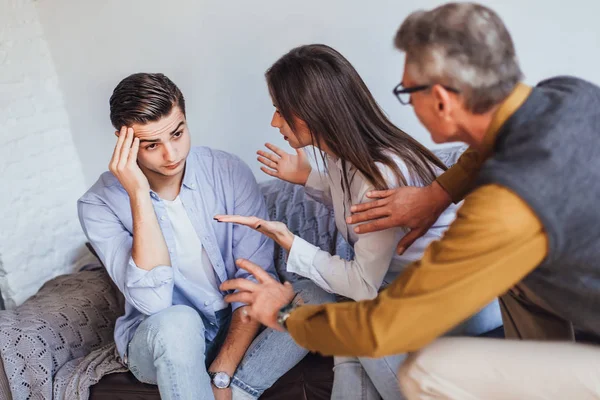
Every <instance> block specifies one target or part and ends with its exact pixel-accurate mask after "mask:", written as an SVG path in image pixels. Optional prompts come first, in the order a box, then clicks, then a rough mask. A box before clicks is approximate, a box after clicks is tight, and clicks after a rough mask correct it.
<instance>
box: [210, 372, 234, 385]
mask: <svg viewBox="0 0 600 400" xmlns="http://www.w3.org/2000/svg"><path fill="white" fill-rule="evenodd" d="M230 381H231V378H229V375H227V374H226V373H225V372H217V373H216V374H215V377H214V378H213V384H214V385H215V386H216V387H218V388H219V389H226V388H228V387H229V382H230Z"/></svg>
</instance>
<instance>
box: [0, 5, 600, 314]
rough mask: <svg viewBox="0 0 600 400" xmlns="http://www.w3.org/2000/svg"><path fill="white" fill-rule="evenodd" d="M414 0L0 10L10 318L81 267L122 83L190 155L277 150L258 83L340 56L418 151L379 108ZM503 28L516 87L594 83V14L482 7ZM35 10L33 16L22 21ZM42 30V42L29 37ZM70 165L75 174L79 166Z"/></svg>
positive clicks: (414, 126)
mask: <svg viewBox="0 0 600 400" xmlns="http://www.w3.org/2000/svg"><path fill="white" fill-rule="evenodd" d="M440 3H441V2H440V1H433V0H421V1H418V2H417V1H414V2H402V1H398V0H394V1H392V0H371V1H364V0H360V1H359V0H343V1H342V0H320V1H316V0H305V1H303V2H291V1H281V0H277V1H276V0H253V1H242V0H238V1H210V2H209V1H207V0H204V1H199V0H172V1H168V2H167V1H158V0H101V1H98V0H94V1H92V0H0V129H1V130H0V139H2V146H0V188H1V189H0V190H1V193H0V194H1V195H0V290H1V291H2V295H3V297H4V300H5V301H6V302H7V305H8V306H9V307H10V306H14V305H15V304H18V303H20V302H22V301H23V300H24V299H25V298H27V297H28V296H30V295H31V294H33V293H34V292H35V291H36V290H37V288H38V287H39V286H40V285H41V284H42V283H43V282H44V281H46V280H48V279H50V278H51V277H53V276H55V275H57V274H60V273H64V272H69V271H71V270H72V269H73V268H74V266H75V264H77V262H79V261H81V256H82V255H83V254H84V253H83V252H81V244H82V242H83V241H84V238H83V235H82V233H81V231H80V228H79V224H78V221H77V217H76V208H75V201H76V199H77V198H78V197H79V195H80V194H81V193H82V192H83V191H84V190H85V188H86V187H87V186H89V185H91V184H92V183H93V181H95V179H96V177H97V176H98V174H100V173H101V172H102V171H103V170H105V169H106V164H107V162H108V159H109V156H110V154H111V151H112V148H113V144H114V140H115V139H114V136H113V135H112V128H111V126H110V123H109V120H108V98H109V96H110V94H111V92H112V89H113V87H114V86H115V85H116V84H117V82H118V81H119V80H120V79H121V78H123V77H124V76H126V75H128V74H130V73H133V72H139V71H161V72H164V73H166V74H167V75H169V76H170V77H171V78H172V79H173V80H174V81H175V82H176V83H177V84H178V85H179V86H180V87H181V89H182V90H183V91H184V93H185V95H186V98H187V103H188V118H189V122H190V126H191V130H192V134H193V140H194V142H195V143H196V144H205V145H209V146H213V147H217V148H221V149H224V150H228V151H231V152H233V153H236V154H238V155H240V156H241V157H242V158H244V159H245V160H246V161H247V162H248V163H249V164H250V165H251V166H252V167H253V168H254V170H255V171H256V172H257V175H259V176H260V171H259V170H258V165H257V163H256V162H255V156H254V151H255V150H256V149H257V148H259V147H260V146H261V145H262V143H264V142H265V141H273V140H274V141H275V142H278V143H279V144H281V145H284V143H282V142H281V141H280V140H281V139H279V135H278V134H277V132H276V131H274V130H273V129H272V128H270V127H269V121H270V118H271V113H272V107H271V102H270V99H269V98H268V95H267V91H266V88H265V84H264V78H263V72H264V71H265V69H266V68H267V67H269V66H270V65H271V64H272V63H273V62H274V61H275V60H276V59H277V58H278V57H279V56H280V55H282V54H283V53H284V52H286V51H287V50H289V49H290V48H292V47H293V46H296V45H300V44H306V43H314V42H322V43H327V44H330V45H332V46H334V47H335V48H337V49H338V50H340V51H341V52H342V53H343V54H345V55H346V56H347V57H348V58H349V59H350V61H351V62H353V63H354V65H355V66H356V68H357V69H358V71H359V72H360V73H361V74H362V76H363V78H364V79H365V81H366V82H367V84H368V85H369V87H370V88H371V90H372V91H373V93H374V95H375V97H376V98H377V100H378V101H379V102H380V104H381V105H382V106H383V108H384V109H385V110H386V111H387V112H388V113H389V115H390V116H391V117H392V119H393V120H394V121H395V122H396V123H397V124H398V125H399V126H401V127H403V128H404V129H405V130H407V131H408V132H410V133H412V134H413V135H414V136H416V137H417V138H418V139H419V140H421V141H422V142H424V143H425V144H427V145H432V143H431V142H430V140H429V138H428V135H427V133H426V132H425V131H424V130H423V128H422V127H421V126H420V125H419V124H418V122H417V120H416V119H415V117H414V115H413V114H412V111H411V110H410V109H409V108H406V107H401V106H400V105H399V104H398V103H397V101H396V99H395V98H394V97H393V96H392V95H391V89H392V87H393V86H395V85H396V83H397V82H398V81H399V80H400V77H401V73H402V57H401V55H400V54H399V53H398V52H396V51H395V50H394V49H393V46H392V37H393V35H394V33H395V31H396V29H397V28H398V26H399V24H400V22H401V21H402V20H403V19H404V17H405V16H406V15H407V14H408V13H409V12H410V11H412V10H414V9H416V8H430V7H433V6H435V5H437V4H440ZM484 3H485V4H488V5H490V6H492V7H493V8H494V9H496V10H497V11H498V12H499V13H500V15H501V16H502V17H503V18H504V19H505V21H506V23H507V25H508V26H509V28H510V30H511V32H512V34H513V37H514V39H515V41H516V43H517V50H518V54H519V56H520V59H521V62H522V66H523V70H524V71H525V73H526V75H527V81H528V82H530V83H534V82H536V81H537V80H539V79H542V78H544V77H548V76H551V75H555V74H574V75H579V76H582V77H584V78H587V79H590V80H592V81H594V82H596V83H600V68H598V65H600V52H599V51H598V50H599V49H600V46H599V36H600V26H599V25H598V24H597V23H596V15H598V14H599V13H598V12H599V11H600V5H599V3H595V2H590V1H587V0H586V1H584V0H572V1H570V2H569V3H568V4H566V3H564V2H558V1H553V0H551V1H543V0H521V1H516V0H505V1H484ZM36 9H37V13H36ZM42 28H43V30H42ZM80 160H81V161H83V162H81V161H80Z"/></svg>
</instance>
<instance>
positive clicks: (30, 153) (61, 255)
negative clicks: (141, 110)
mask: <svg viewBox="0 0 600 400" xmlns="http://www.w3.org/2000/svg"><path fill="white" fill-rule="evenodd" d="M0 139H1V140H2V145H1V146H0V291H1V292H2V296H3V300H4V302H5V303H6V306H7V307H8V308H10V307H14V306H15V305H17V304H20V303H21V302H23V301H24V300H25V299H26V298H28V297H29V296H31V295H32V294H34V293H35V292H36V291H37V290H38V289H39V287H40V286H41V284H42V283H44V282H45V281H47V280H48V279H50V278H52V277H54V276H56V275H60V274H63V273H67V272H71V271H72V270H73V269H74V268H75V266H76V264H77V263H78V261H80V260H81V257H82V255H83V254H85V249H84V248H82V245H83V242H84V235H83V233H82V232H81V228H80V227H79V223H78V222H77V210H76V208H75V202H76V200H77V197H78V196H79V195H80V194H81V192H82V191H83V190H84V188H85V183H84V178H83V173H82V172H81V164H80V162H79V157H78V155H77V151H76V149H75V145H74V144H73V137H72V135H71V131H70V128H69V119H68V116H67V112H66V110H65V108H64V106H63V97H62V95H61V93H60V89H59V87H58V78H57V76H56V72H55V70H54V67H53V64H52V59H51V57H50V52H49V50H48V46H47V43H46V41H45V39H44V36H43V33H42V28H41V26H40V24H39V21H38V16H37V12H36V9H35V6H34V4H33V2H32V1H30V0H1V1H0ZM82 250H83V251H82Z"/></svg>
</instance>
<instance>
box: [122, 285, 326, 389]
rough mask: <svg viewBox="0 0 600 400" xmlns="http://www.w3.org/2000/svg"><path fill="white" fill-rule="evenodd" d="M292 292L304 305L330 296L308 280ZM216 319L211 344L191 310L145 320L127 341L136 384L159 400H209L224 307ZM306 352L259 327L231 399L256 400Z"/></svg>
mask: <svg viewBox="0 0 600 400" xmlns="http://www.w3.org/2000/svg"><path fill="white" fill-rule="evenodd" d="M294 288H295V290H296V291H297V292H300V296H301V297H302V299H303V300H304V302H305V303H309V304H321V303H327V302H332V301H334V297H333V295H331V294H329V293H327V292H325V291H324V290H322V289H320V288H319V287H317V286H316V285H315V284H314V283H312V282H311V281H309V280H305V279H303V280H299V281H297V282H295V283H294ZM217 317H218V318H219V322H220V326H221V327H222V328H221V329H220V331H219V333H218V335H217V337H216V338H215V340H214V341H212V342H208V341H206V339H205V336H204V324H203V322H202V318H201V317H200V315H199V314H198V311H196V310H195V309H193V308H191V307H188V306H183V305H176V306H171V307H169V308H167V309H166V310H164V311H161V312H159V313H157V314H154V315H152V316H150V317H148V318H146V319H145V320H144V321H143V322H142V323H141V324H140V326H139V327H138V328H137V330H136V332H135V334H134V336H133V338H132V339H131V342H130V343H129V350H128V363H129V369H130V370H131V372H132V373H133V374H134V375H135V377H136V378H137V379H139V380H140V381H142V382H145V383H150V384H155V385H156V384H158V389H159V391H160V396H161V398H162V399H163V400H172V399H178V400H180V399H181V400H183V399H190V400H191V399H194V400H200V399H202V400H203V399H213V398H214V396H213V392H212V386H211V383H210V378H209V376H208V373H207V371H206V369H207V366H209V365H210V363H211V362H212V361H213V360H214V358H215V357H216V355H217V354H218V352H219V349H220V347H221V345H222V344H223V340H224V339H225V337H226V335H227V330H228V327H229V320H230V318H231V313H230V312H229V308H228V309H226V310H223V311H221V312H219V313H217ZM307 353H308V351H307V350H305V349H303V348H301V347H300V346H298V345H297V344H296V343H295V342H294V340H293V339H292V338H291V337H290V335H288V334H287V333H284V332H278V331H274V330H272V329H268V328H267V329H264V330H263V331H262V332H261V333H260V334H259V335H258V336H257V337H256V339H254V341H253V342H252V344H251V345H250V347H249V348H248V350H247V351H246V354H245V355H244V358H243V359H242V361H241V362H240V364H239V365H238V368H237V370H236V372H235V374H234V375H233V378H232V381H231V388H232V395H233V399H234V400H237V399H256V398H258V397H259V396H260V395H261V394H262V393H263V392H264V391H265V390H266V389H268V388H269V387H271V385H273V384H274V383H275V382H276V381H277V379H279V378H280V377H281V376H282V375H283V374H285V373H286V372H287V371H289V370H290V369H291V368H292V367H294V366H295V365H296V364H297V363H298V362H299V361H300V360H302V359H303V358H304V356H306V354H307Z"/></svg>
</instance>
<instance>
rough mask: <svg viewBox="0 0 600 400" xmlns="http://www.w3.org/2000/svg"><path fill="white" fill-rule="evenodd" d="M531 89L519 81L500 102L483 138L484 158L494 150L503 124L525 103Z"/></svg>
mask: <svg viewBox="0 0 600 400" xmlns="http://www.w3.org/2000/svg"><path fill="white" fill-rule="evenodd" d="M531 90H532V88H531V86H528V85H526V84H524V83H518V84H517V85H516V86H515V88H514V89H513V91H512V92H511V93H510V94H509V95H508V97H507V98H506V99H505V100H504V101H503V102H502V103H501V104H500V107H498V109H497V110H496V112H495V113H494V117H493V118H492V122H491V123H490V126H488V129H487V131H486V132H485V136H484V138H483V143H482V146H481V148H482V151H481V154H482V155H483V158H484V159H485V158H487V157H488V156H489V155H490V153H491V152H492V150H493V148H494V144H495V143H496V138H497V137H498V133H499V132H500V128H502V125H504V123H505V122H506V121H507V120H508V119H509V118H510V117H511V116H512V115H513V114H514V113H515V112H516V111H517V110H518V109H519V108H520V107H521V106H522V105H523V103H525V100H527V98H528V97H529V95H530V94H531Z"/></svg>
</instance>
